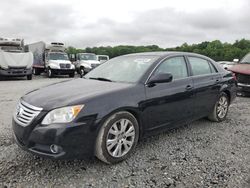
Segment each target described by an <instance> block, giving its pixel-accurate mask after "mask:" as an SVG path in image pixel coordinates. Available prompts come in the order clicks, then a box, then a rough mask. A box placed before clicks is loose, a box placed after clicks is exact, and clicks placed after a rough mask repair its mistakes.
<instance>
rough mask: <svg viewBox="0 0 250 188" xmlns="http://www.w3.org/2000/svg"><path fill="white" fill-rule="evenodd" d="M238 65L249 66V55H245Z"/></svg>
mask: <svg viewBox="0 0 250 188" xmlns="http://www.w3.org/2000/svg"><path fill="white" fill-rule="evenodd" d="M240 63H247V64H250V53H249V54H247V55H246V56H245V57H244V58H243V59H242V60H241V62H240Z"/></svg>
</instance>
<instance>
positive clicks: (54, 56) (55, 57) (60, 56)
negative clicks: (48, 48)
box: [48, 53, 69, 60]
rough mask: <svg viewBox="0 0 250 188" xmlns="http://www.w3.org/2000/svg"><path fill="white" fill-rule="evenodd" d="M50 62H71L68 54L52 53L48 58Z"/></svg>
mask: <svg viewBox="0 0 250 188" xmlns="http://www.w3.org/2000/svg"><path fill="white" fill-rule="evenodd" d="M48 59H49V60H69V57H68V55H67V54H63V53H50V54H49V56H48Z"/></svg>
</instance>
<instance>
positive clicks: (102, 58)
mask: <svg viewBox="0 0 250 188" xmlns="http://www.w3.org/2000/svg"><path fill="white" fill-rule="evenodd" d="M97 60H98V61H100V63H105V62H106V61H108V60H109V56H108V55H97Z"/></svg>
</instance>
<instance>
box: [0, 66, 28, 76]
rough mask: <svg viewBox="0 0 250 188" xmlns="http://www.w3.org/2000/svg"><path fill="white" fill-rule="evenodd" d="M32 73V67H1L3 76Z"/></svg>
mask: <svg viewBox="0 0 250 188" xmlns="http://www.w3.org/2000/svg"><path fill="white" fill-rule="evenodd" d="M31 74H32V69H26V68H9V69H1V68H0V75H2V76H13V77H14V76H27V75H31Z"/></svg>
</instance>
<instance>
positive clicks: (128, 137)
mask: <svg viewBox="0 0 250 188" xmlns="http://www.w3.org/2000/svg"><path fill="white" fill-rule="evenodd" d="M134 140H135V127H134V125H133V124H132V122H131V121H130V120H128V119H120V120H118V121H116V122H115V123H114V124H113V125H112V126H111V127H110V129H109V131H108V134H107V139H106V148H107V151H108V153H109V154H110V155H111V156H112V157H116V158H118V157H122V156H124V155H126V154H127V153H128V152H129V151H130V150H131V148H132V147H133V144H134Z"/></svg>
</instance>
